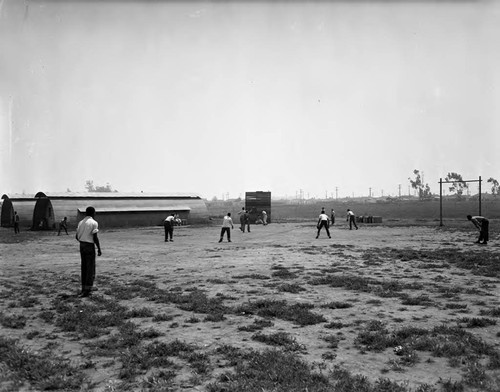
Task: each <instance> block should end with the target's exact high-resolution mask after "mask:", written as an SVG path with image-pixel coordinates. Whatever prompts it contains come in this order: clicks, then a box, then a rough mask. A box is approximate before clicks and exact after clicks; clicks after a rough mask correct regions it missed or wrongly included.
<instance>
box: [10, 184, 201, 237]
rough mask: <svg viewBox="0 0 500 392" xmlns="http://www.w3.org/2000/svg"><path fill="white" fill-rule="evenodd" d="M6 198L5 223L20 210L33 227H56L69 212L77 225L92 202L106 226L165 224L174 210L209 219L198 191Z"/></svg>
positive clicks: (187, 219)
mask: <svg viewBox="0 0 500 392" xmlns="http://www.w3.org/2000/svg"><path fill="white" fill-rule="evenodd" d="M2 199H4V202H3V204H2V215H1V216H2V226H4V216H5V222H7V221H8V219H9V218H8V217H9V216H11V215H12V216H13V214H14V211H17V212H18V214H19V215H20V218H21V225H22V224H23V223H24V225H25V226H26V225H27V223H29V226H30V227H31V228H32V229H33V230H38V229H54V228H56V225H57V223H58V222H59V221H61V220H62V219H63V218H64V217H65V216H66V217H67V218H68V226H69V227H72V226H73V227H74V226H76V224H77V223H78V222H79V221H80V220H81V219H83V217H84V216H85V209H86V208H87V207H88V206H93V207H94V208H95V209H96V219H97V220H98V222H99V226H100V227H102V228H105V227H127V226H155V225H161V224H163V220H164V219H165V218H166V217H167V216H168V214H170V213H172V212H176V213H177V214H179V218H180V219H182V221H183V223H185V224H188V223H206V222H207V221H208V210H207V206H206V205H205V202H204V201H203V200H202V199H201V197H200V196H198V195H195V194H174V193H171V194H152V193H151V194H147V193H137V194H136V193H120V192H96V193H90V192H82V193H44V192H38V193H37V194H36V195H34V197H32V198H28V199H26V198H24V199H20V198H9V197H8V196H7V195H4V196H3V197H2ZM6 200H7V203H6ZM9 201H10V203H9ZM21 213H22V214H23V215H21ZM28 215H29V216H30V219H29V220H28V218H27V217H28Z"/></svg>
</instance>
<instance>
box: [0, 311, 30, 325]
mask: <svg viewBox="0 0 500 392" xmlns="http://www.w3.org/2000/svg"><path fill="white" fill-rule="evenodd" d="M0 325H2V327H4V328H12V329H23V328H24V327H25V326H26V317H24V316H23V315H22V314H12V315H8V314H4V313H3V312H0Z"/></svg>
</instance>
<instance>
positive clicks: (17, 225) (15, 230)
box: [14, 222, 19, 234]
mask: <svg viewBox="0 0 500 392" xmlns="http://www.w3.org/2000/svg"><path fill="white" fill-rule="evenodd" d="M17 233H19V222H14V234H17Z"/></svg>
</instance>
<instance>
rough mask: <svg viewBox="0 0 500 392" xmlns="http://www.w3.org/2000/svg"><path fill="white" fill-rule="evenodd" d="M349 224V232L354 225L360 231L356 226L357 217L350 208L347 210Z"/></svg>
mask: <svg viewBox="0 0 500 392" xmlns="http://www.w3.org/2000/svg"><path fill="white" fill-rule="evenodd" d="M347 222H349V230H352V225H354V227H355V228H356V230H358V225H357V224H356V216H355V215H354V212H352V211H351V210H350V209H349V208H348V209H347Z"/></svg>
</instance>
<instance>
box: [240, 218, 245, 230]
mask: <svg viewBox="0 0 500 392" xmlns="http://www.w3.org/2000/svg"><path fill="white" fill-rule="evenodd" d="M240 230H241V231H242V232H243V233H244V232H245V219H244V218H241V219H240Z"/></svg>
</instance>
